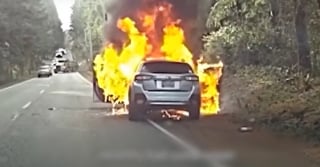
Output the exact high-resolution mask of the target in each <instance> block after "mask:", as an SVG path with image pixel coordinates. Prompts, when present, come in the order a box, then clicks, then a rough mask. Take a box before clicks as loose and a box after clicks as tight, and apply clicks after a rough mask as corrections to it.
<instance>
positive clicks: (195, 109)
mask: <svg viewBox="0 0 320 167" xmlns="http://www.w3.org/2000/svg"><path fill="white" fill-rule="evenodd" d="M189 119H190V120H199V119H200V106H192V107H190V108H189Z"/></svg>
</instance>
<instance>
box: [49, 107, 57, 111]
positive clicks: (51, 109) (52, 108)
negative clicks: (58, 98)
mask: <svg viewBox="0 0 320 167" xmlns="http://www.w3.org/2000/svg"><path fill="white" fill-rule="evenodd" d="M48 110H49V111H54V110H56V108H54V107H50V108H48Z"/></svg>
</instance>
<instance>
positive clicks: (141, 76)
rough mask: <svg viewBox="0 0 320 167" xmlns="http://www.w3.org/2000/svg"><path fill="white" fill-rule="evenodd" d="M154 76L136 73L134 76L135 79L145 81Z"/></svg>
mask: <svg viewBox="0 0 320 167" xmlns="http://www.w3.org/2000/svg"><path fill="white" fill-rule="evenodd" d="M151 78H152V76H150V75H136V76H135V77H134V80H135V81H144V80H150V79H151Z"/></svg>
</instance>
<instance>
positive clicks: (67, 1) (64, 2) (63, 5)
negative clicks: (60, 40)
mask: <svg viewBox="0 0 320 167" xmlns="http://www.w3.org/2000/svg"><path fill="white" fill-rule="evenodd" d="M74 1H75V0H54V3H55V5H56V8H57V11H58V15H59V19H60V20H61V23H62V25H61V28H62V30H63V31H67V30H70V29H71V24H72V22H71V15H72V6H73V4H74Z"/></svg>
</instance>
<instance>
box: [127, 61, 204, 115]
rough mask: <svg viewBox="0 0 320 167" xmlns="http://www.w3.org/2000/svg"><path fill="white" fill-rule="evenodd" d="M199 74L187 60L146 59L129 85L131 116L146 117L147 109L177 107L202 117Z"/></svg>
mask: <svg viewBox="0 0 320 167" xmlns="http://www.w3.org/2000/svg"><path fill="white" fill-rule="evenodd" d="M199 85H200V84H199V77H198V76H197V75H196V74H195V73H194V72H193V70H192V68H191V66H190V65H189V64H187V63H181V62H172V61H164V60H150V61H145V62H143V63H142V64H141V65H140V66H139V68H138V73H137V74H136V75H135V76H134V81H133V82H132V84H131V85H130V88H129V105H128V110H129V120H132V121H138V120H142V119H143V118H144V117H145V116H146V114H147V112H149V111H157V110H158V111H159V110H161V109H177V110H186V111H188V112H189V118H190V119H192V120H198V119H199V117H200V105H201V93H200V86H199Z"/></svg>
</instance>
